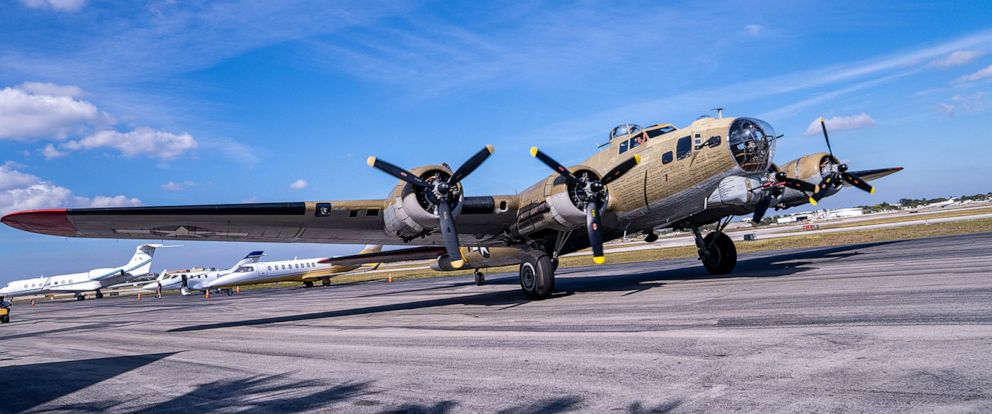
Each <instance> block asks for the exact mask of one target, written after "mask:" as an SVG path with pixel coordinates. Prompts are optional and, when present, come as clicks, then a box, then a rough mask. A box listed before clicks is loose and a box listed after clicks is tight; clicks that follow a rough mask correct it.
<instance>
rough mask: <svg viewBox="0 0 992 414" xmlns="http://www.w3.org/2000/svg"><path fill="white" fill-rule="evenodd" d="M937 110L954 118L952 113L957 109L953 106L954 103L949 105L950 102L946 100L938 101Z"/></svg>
mask: <svg viewBox="0 0 992 414" xmlns="http://www.w3.org/2000/svg"><path fill="white" fill-rule="evenodd" d="M937 110H938V111H940V112H943V113H945V114H947V116H949V117H951V118H954V114H955V112H957V109H956V108H955V107H954V105H951V104H949V103H946V102H940V103H938V104H937Z"/></svg>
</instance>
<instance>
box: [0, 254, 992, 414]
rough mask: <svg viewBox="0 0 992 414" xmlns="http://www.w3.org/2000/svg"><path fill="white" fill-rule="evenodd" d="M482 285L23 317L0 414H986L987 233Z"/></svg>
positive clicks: (118, 305) (990, 268) (2, 362)
mask: <svg viewBox="0 0 992 414" xmlns="http://www.w3.org/2000/svg"><path fill="white" fill-rule="evenodd" d="M489 282H490V284H489V285H487V286H483V287H477V286H475V285H474V284H473V283H472V281H471V280H470V278H467V277H451V278H437V279H425V280H415V281H404V282H395V283H385V282H374V283H365V284H356V285H348V286H334V287H328V288H323V287H315V288H312V289H304V288H294V289H278V290H262V291H251V292H243V293H242V294H239V295H236V296H232V297H228V296H221V295H212V296H211V298H210V299H209V300H208V299H204V298H203V297H200V296H197V297H179V296H169V297H166V298H163V299H160V300H156V299H154V298H147V297H146V298H144V299H143V300H142V301H140V302H138V301H136V300H135V298H133V297H131V298H115V299H110V298H107V299H103V300H87V301H85V302H54V303H53V302H45V303H39V305H38V306H37V307H30V306H27V305H18V306H17V307H15V309H14V311H13V315H12V318H13V322H12V323H10V324H7V325H3V326H0V348H2V349H0V394H2V398H0V411H12V412H18V411H35V412H37V411H84V410H85V411H94V410H96V411H118V412H119V411H144V410H153V411H165V412H169V411H172V412H203V411H220V412H238V411H245V410H252V411H271V412H287V411H332V412H502V413H529V412H559V411H571V410H575V411H585V412H597V413H607V412H630V413H646V412H669V411H671V412H699V411H703V412H716V411H719V412H728V411H734V412H836V411H843V412H894V411H908V412H989V411H992V234H982V235H968V236H954V237H943V238H933V239H923V240H913V241H902V242H886V243H875V244H867V245H855V246H844V247H833V248H820V249H805V250H793V251H783V252H773V253H762V254H747V255H743V256H742V257H741V261H740V263H739V265H738V271H737V272H736V273H735V274H734V275H733V276H731V277H711V276H709V275H708V274H706V273H705V271H704V270H703V269H702V268H701V266H699V265H698V262H697V261H696V260H667V261H660V262H651V263H638V264H625V265H604V266H599V267H595V268H582V269H566V270H565V271H564V273H563V274H560V275H559V277H558V286H557V290H558V292H560V293H559V294H557V295H556V296H555V297H554V298H552V299H548V300H544V301H536V302H531V301H526V300H523V299H522V296H521V294H520V292H519V286H518V284H517V280H516V277H515V275H490V276H489Z"/></svg>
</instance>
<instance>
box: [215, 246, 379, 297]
mask: <svg viewBox="0 0 992 414" xmlns="http://www.w3.org/2000/svg"><path fill="white" fill-rule="evenodd" d="M380 251H382V246H381V245H368V246H365V248H364V249H362V251H361V252H360V253H359V254H358V255H357V256H358V257H361V256H362V255H366V254H371V253H378V252H380ZM331 260H332V261H333V259H331ZM370 260H371V259H370ZM362 266H363V265H362V264H348V265H337V264H333V263H327V259H325V258H311V259H293V260H283V261H278V262H258V263H250V264H245V265H242V266H241V267H239V268H238V269H236V270H235V271H233V272H231V273H230V274H227V275H224V276H221V277H219V278H217V279H214V280H211V281H209V282H208V283H207V284H206V286H205V288H206V289H230V288H233V287H235V286H244V285H253V284H259V283H272V282H303V285H304V286H305V287H308V288H309V287H313V283H314V282H315V281H318V280H319V281H321V284H322V285H323V286H330V285H331V278H332V277H334V276H335V275H337V274H340V273H345V272H351V271H354V270H358V269H359V268H361V267H362ZM377 267H379V265H378V264H375V265H373V266H372V267H371V268H370V270H371V269H375V268H377Z"/></svg>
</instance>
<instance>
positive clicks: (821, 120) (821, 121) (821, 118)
mask: <svg viewBox="0 0 992 414" xmlns="http://www.w3.org/2000/svg"><path fill="white" fill-rule="evenodd" d="M819 121H820V123H821V124H822V123H823V122H824V120H823V117H822V116H821V117H820V119H819Z"/></svg>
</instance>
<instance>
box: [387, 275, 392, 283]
mask: <svg viewBox="0 0 992 414" xmlns="http://www.w3.org/2000/svg"><path fill="white" fill-rule="evenodd" d="M386 282H389V283H393V274H392V273H390V274H389V279H386Z"/></svg>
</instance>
